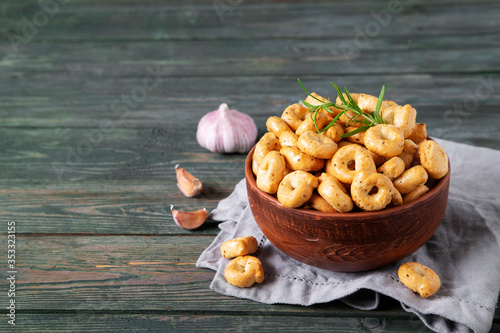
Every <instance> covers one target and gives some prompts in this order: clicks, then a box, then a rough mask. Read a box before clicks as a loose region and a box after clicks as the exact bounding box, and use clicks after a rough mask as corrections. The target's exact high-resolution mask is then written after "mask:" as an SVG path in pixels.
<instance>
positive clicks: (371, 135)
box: [364, 124, 405, 157]
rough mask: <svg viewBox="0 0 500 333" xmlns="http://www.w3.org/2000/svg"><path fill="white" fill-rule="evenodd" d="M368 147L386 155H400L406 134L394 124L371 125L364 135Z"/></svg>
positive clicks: (376, 152)
mask: <svg viewBox="0 0 500 333" xmlns="http://www.w3.org/2000/svg"><path fill="white" fill-rule="evenodd" d="M364 143H365V146H366V148H368V149H369V150H370V151H372V152H374V153H375V154H377V155H380V156H384V157H394V156H398V155H399V154H401V153H402V152H403V147H404V143H405V141H404V136H403V132H402V130H401V129H399V128H398V127H396V126H394V125H390V124H382V125H376V126H373V127H370V128H369V129H367V130H366V132H365V136H364Z"/></svg>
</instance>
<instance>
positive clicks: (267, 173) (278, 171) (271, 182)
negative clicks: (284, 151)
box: [256, 150, 286, 194]
mask: <svg viewBox="0 0 500 333" xmlns="http://www.w3.org/2000/svg"><path fill="white" fill-rule="evenodd" d="M285 169H286V163H285V158H284V157H283V156H282V155H281V154H280V153H279V152H277V151H275V150H273V151H270V152H269V153H267V155H266V157H264V159H263V160H262V162H261V163H260V165H259V170H258V171H257V181H256V182H257V187H258V188H260V189H261V190H262V191H264V192H267V193H269V194H275V193H276V192H277V191H278V186H279V184H280V182H281V180H282V179H283V177H285Z"/></svg>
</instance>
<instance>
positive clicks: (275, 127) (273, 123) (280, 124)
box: [266, 117, 292, 138]
mask: <svg viewBox="0 0 500 333" xmlns="http://www.w3.org/2000/svg"><path fill="white" fill-rule="evenodd" d="M266 127H267V130H268V131H269V132H272V133H273V134H274V135H276V136H277V137H278V138H280V137H281V134H282V133H283V132H292V130H291V129H290V127H288V125H287V124H286V123H285V121H284V120H283V119H281V118H279V117H269V118H267V121H266Z"/></svg>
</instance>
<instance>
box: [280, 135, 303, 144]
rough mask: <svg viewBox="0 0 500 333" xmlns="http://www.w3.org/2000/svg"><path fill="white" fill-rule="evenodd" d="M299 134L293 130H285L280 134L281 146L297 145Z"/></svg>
mask: <svg viewBox="0 0 500 333" xmlns="http://www.w3.org/2000/svg"><path fill="white" fill-rule="evenodd" d="M298 140H299V136H298V135H297V134H295V133H293V132H283V133H281V136H280V145H281V147H297V141H298Z"/></svg>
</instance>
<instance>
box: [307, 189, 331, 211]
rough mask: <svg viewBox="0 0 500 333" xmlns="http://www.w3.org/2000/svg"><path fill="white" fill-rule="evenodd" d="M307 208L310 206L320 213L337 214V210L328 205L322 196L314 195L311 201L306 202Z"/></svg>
mask: <svg viewBox="0 0 500 333" xmlns="http://www.w3.org/2000/svg"><path fill="white" fill-rule="evenodd" d="M306 206H310V207H311V208H313V209H316V210H318V211H320V212H325V213H336V212H337V210H336V209H335V208H334V207H333V206H332V205H330V204H329V203H328V201H326V200H325V199H324V198H323V197H322V196H321V195H319V194H316V193H313V194H312V195H311V198H310V199H309V201H307V202H306Z"/></svg>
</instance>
